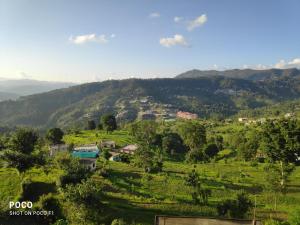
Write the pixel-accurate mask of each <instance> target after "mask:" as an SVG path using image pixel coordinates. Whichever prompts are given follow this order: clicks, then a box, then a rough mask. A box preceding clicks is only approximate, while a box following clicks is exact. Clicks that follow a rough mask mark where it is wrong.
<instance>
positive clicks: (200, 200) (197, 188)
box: [185, 166, 211, 205]
mask: <svg viewBox="0 0 300 225" xmlns="http://www.w3.org/2000/svg"><path fill="white" fill-rule="evenodd" d="M185 182H186V185H188V186H190V187H192V188H193V191H192V199H193V201H194V203H195V204H204V205H207V204H208V197H209V196H210V195H211V190H209V189H207V188H203V187H202V185H201V182H200V176H199V174H198V173H197V172H196V166H194V169H193V170H192V171H191V172H190V173H189V174H188V176H187V177H186V180H185Z"/></svg>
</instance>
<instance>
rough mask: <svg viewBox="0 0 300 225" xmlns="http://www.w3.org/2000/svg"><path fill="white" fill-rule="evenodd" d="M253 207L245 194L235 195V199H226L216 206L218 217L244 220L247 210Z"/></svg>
mask: <svg viewBox="0 0 300 225" xmlns="http://www.w3.org/2000/svg"><path fill="white" fill-rule="evenodd" d="M252 206H253V204H252V202H251V200H250V199H249V198H248V197H247V196H246V194H245V193H240V194H238V195H237V197H236V199H234V200H231V199H227V200H225V201H224V202H222V203H220V204H218V206H217V211H218V214H219V216H229V217H230V218H244V217H245V215H246V213H247V212H248V211H249V209H250V208H251V207H252Z"/></svg>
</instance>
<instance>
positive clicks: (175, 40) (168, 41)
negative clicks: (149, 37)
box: [159, 34, 188, 48]
mask: <svg viewBox="0 0 300 225" xmlns="http://www.w3.org/2000/svg"><path fill="white" fill-rule="evenodd" d="M159 43H160V44H161V45H162V46H164V47H168V48H169V47H172V46H175V45H182V46H188V43H187V41H186V40H185V38H184V37H183V36H182V35H180V34H175V35H174V37H168V38H161V39H160V40H159Z"/></svg>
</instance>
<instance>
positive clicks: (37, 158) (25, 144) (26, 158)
mask: <svg viewBox="0 0 300 225" xmlns="http://www.w3.org/2000/svg"><path fill="white" fill-rule="evenodd" d="M37 141H38V135H37V134H36V132H35V131H33V130H31V129H24V128H21V129H18V130H17V131H16V132H15V133H14V134H13V135H12V137H11V139H10V142H9V144H8V148H9V149H8V150H6V151H4V153H3V155H2V156H1V158H2V159H4V161H6V162H7V164H8V166H9V167H14V168H16V169H17V170H18V171H19V172H24V171H26V170H27V169H29V168H30V167H32V166H33V165H35V164H38V163H42V162H43V160H41V159H42V157H41V155H40V154H33V152H34V150H35V147H36V145H37Z"/></svg>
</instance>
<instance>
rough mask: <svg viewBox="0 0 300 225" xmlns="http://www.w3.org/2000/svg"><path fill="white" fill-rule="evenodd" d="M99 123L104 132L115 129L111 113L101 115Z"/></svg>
mask: <svg viewBox="0 0 300 225" xmlns="http://www.w3.org/2000/svg"><path fill="white" fill-rule="evenodd" d="M101 124H102V126H103V129H104V130H106V132H112V131H114V130H116V129H117V121H116V117H115V116H114V115H113V114H106V115H103V116H102V117H101Z"/></svg>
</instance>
